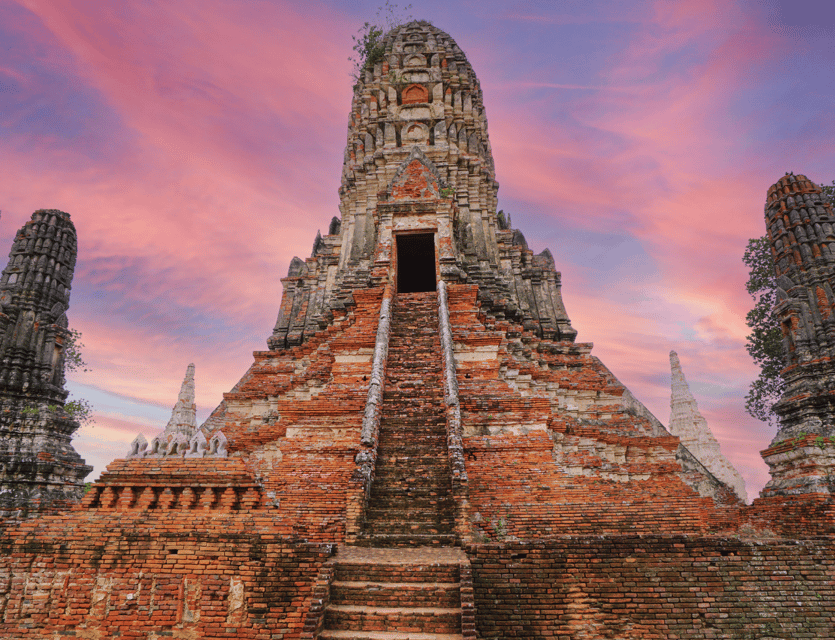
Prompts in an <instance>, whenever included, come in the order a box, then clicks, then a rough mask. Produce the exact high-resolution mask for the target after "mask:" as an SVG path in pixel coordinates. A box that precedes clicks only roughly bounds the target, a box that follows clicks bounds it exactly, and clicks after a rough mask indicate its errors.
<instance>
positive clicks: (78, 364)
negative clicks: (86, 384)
mask: <svg viewBox="0 0 835 640" xmlns="http://www.w3.org/2000/svg"><path fill="white" fill-rule="evenodd" d="M69 331H70V335H69V336H68V337H67V340H66V341H65V342H64V373H73V372H75V371H80V372H83V373H87V372H88V371H90V369H89V368H88V366H87V363H86V362H85V360H84V356H82V355H81V350H82V349H83V348H84V343H83V342H81V332H80V331H76V330H75V329H70V330H69Z"/></svg>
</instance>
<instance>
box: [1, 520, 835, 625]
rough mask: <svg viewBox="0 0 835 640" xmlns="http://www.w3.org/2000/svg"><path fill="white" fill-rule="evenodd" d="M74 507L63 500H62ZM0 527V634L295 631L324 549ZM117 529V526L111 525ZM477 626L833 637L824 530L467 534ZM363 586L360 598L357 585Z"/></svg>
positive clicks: (189, 531) (244, 536) (189, 535)
mask: <svg viewBox="0 0 835 640" xmlns="http://www.w3.org/2000/svg"><path fill="white" fill-rule="evenodd" d="M76 513H78V512H76ZM40 522H41V525H40V526H36V525H37V522H36V521H29V522H26V523H23V524H20V525H17V526H16V527H14V528H8V529H6V531H5V532H4V533H3V534H2V535H0V553H2V557H0V637H3V638H24V637H25V638H40V639H43V640H46V639H47V638H48V639H50V640H52V639H53V638H57V637H64V636H73V637H77V638H90V639H99V638H101V639H104V638H114V637H119V638H136V639H140V638H141V639H142V640H151V639H158V638H161V637H171V638H193V639H197V638H264V639H272V638H281V639H282V640H292V639H298V638H301V637H304V635H303V634H304V627H305V623H306V619H307V617H308V612H309V611H311V610H312V609H311V607H313V608H315V604H316V603H315V602H313V599H314V598H315V597H319V596H315V595H314V586H315V584H316V581H317V579H318V578H319V577H320V574H321V572H322V570H323V568H324V566H325V563H326V561H327V560H328V558H330V557H331V556H332V555H333V552H334V551H335V546H334V545H331V544H310V543H305V542H299V541H294V540H292V539H289V538H280V537H278V536H275V535H272V534H270V533H266V532H265V531H266V529H265V525H264V523H261V525H260V526H251V527H249V528H250V529H254V531H249V532H247V531H246V529H247V527H242V526H241V524H242V523H241V522H237V523H236V522H234V521H233V520H231V519H230V518H226V519H224V518H220V519H218V518H217V517H214V518H206V519H205V520H204V521H200V522H189V523H188V526H185V523H182V522H176V521H171V522H170V523H169V526H168V527H163V526H159V525H158V526H155V527H153V528H150V527H148V528H146V529H145V530H144V531H139V530H138V528H137V525H138V524H139V523H138V522H133V521H131V522H126V523H124V524H123V525H122V526H124V528H121V526H120V524H119V522H120V518H115V517H114V518H113V519H112V521H110V522H108V523H105V522H102V521H101V518H99V519H97V521H96V523H95V526H96V527H97V530H98V534H97V535H93V522H92V520H90V518H81V519H78V518H76V520H75V522H76V524H75V526H70V527H68V528H67V529H66V531H65V533H64V535H61V536H58V535H57V532H58V531H59V529H60V526H61V525H67V524H69V523H70V520H69V519H66V518H64V519H63V520H62V518H60V517H47V518H43V519H41V520H40ZM128 527H132V529H133V533H131V534H129V533H127V528H128ZM466 551H467V554H468V556H469V559H470V562H471V565H472V579H473V583H472V584H473V593H474V602H475V612H476V618H475V620H476V626H477V631H478V637H479V638H483V639H487V638H527V639H534V638H564V639H572V640H575V639H576V640H580V639H588V638H617V639H618V640H627V639H628V640H633V639H634V640H637V639H639V638H640V639H645V638H733V639H734V640H741V639H745V638H751V639H753V638H790V637H791V638H804V637H808V638H831V637H835V611H833V609H832V602H833V601H835V540H833V539H831V538H829V539H823V538H817V539H808V540H799V541H798V540H786V539H768V540H766V539H758V540H755V539H739V538H736V537H710V536H702V537H695V536H663V537H662V536H608V537H601V536H576V537H566V538H559V539H555V538H552V539H549V540H544V541H541V542H536V543H521V542H518V543H514V542H505V543H502V544H489V545H474V546H471V547H469V548H468V549H466ZM373 597H374V596H373V594H369V598H373Z"/></svg>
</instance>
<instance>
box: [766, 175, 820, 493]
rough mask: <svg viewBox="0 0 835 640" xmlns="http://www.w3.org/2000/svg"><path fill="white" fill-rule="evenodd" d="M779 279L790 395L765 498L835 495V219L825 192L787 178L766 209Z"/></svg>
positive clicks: (770, 452) (769, 456)
mask: <svg viewBox="0 0 835 640" xmlns="http://www.w3.org/2000/svg"><path fill="white" fill-rule="evenodd" d="M765 217H766V226H767V229H768V237H769V240H770V241H771V251H772V255H773V257H774V264H775V275H776V276H777V285H778V289H777V295H778V303H777V306H776V307H775V309H774V313H775V314H776V315H777V317H778V318H779V320H780V328H781V329H782V333H783V356H784V360H785V368H784V369H783V371H782V376H783V379H784V380H785V382H786V390H785V393H784V394H783V397H782V398H781V400H780V402H778V403H777V405H776V406H775V407H774V410H775V411H776V412H777V413H778V414H779V416H780V430H779V431H778V433H777V435H776V436H775V438H774V441H773V442H772V443H771V446H770V447H769V448H768V449H767V450H766V451H764V452H763V458H764V459H765V461H766V463H768V465H769V467H770V468H771V475H772V479H771V482H769V483H768V485H767V486H766V488H765V490H764V492H763V495H764V496H775V497H776V496H787V495H797V494H818V495H827V496H828V495H831V494H833V493H835V361H834V360H833V358H835V294H833V286H835V244H833V243H835V230H833V224H835V218H833V216H832V209H831V207H830V205H829V203H828V202H827V201H826V200H825V199H824V198H823V196H822V194H821V189H820V187H819V186H818V185H816V184H815V183H814V182H812V181H811V180H809V179H808V178H807V177H806V176H803V175H794V174H788V175H786V176H784V177H783V178H781V179H780V180H779V181H778V182H777V183H776V184H775V185H773V186H772V187H771V188H770V189H769V190H768V200H767V202H766V209H765Z"/></svg>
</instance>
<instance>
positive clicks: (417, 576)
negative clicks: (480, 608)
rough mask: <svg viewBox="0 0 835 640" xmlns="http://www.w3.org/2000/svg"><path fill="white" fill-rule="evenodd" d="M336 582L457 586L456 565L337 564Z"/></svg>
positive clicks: (367, 562)
mask: <svg viewBox="0 0 835 640" xmlns="http://www.w3.org/2000/svg"><path fill="white" fill-rule="evenodd" d="M333 579H334V581H336V582H381V583H382V582H385V583H404V582H408V583H410V584H411V583H415V584H423V583H432V584H439V583H444V584H456V585H457V584H458V581H459V568H458V565H457V564H388V563H380V562H371V561H363V562H339V563H337V565H336V571H335V572H334V578H333Z"/></svg>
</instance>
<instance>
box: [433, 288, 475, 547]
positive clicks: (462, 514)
mask: <svg viewBox="0 0 835 640" xmlns="http://www.w3.org/2000/svg"><path fill="white" fill-rule="evenodd" d="M438 329H439V331H438V333H439V334H440V338H441V351H443V356H444V402H445V403H446V418H447V448H448V450H449V464H450V471H451V472H452V493H453V499H454V500H455V502H456V507H457V509H456V510H457V517H456V520H457V523H456V524H457V529H458V535H459V537H460V538H461V539H462V542H468V541H469V537H470V527H469V523H468V517H467V510H468V503H469V500H468V495H467V480H468V478H467V467H466V465H465V464H464V443H463V436H464V433H463V427H462V424H461V404H460V402H459V400H458V376H457V374H456V373H455V347H454V344H453V341H452V328H451V326H450V322H449V298H448V295H447V289H446V282H444V281H443V280H441V281H439V282H438Z"/></svg>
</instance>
